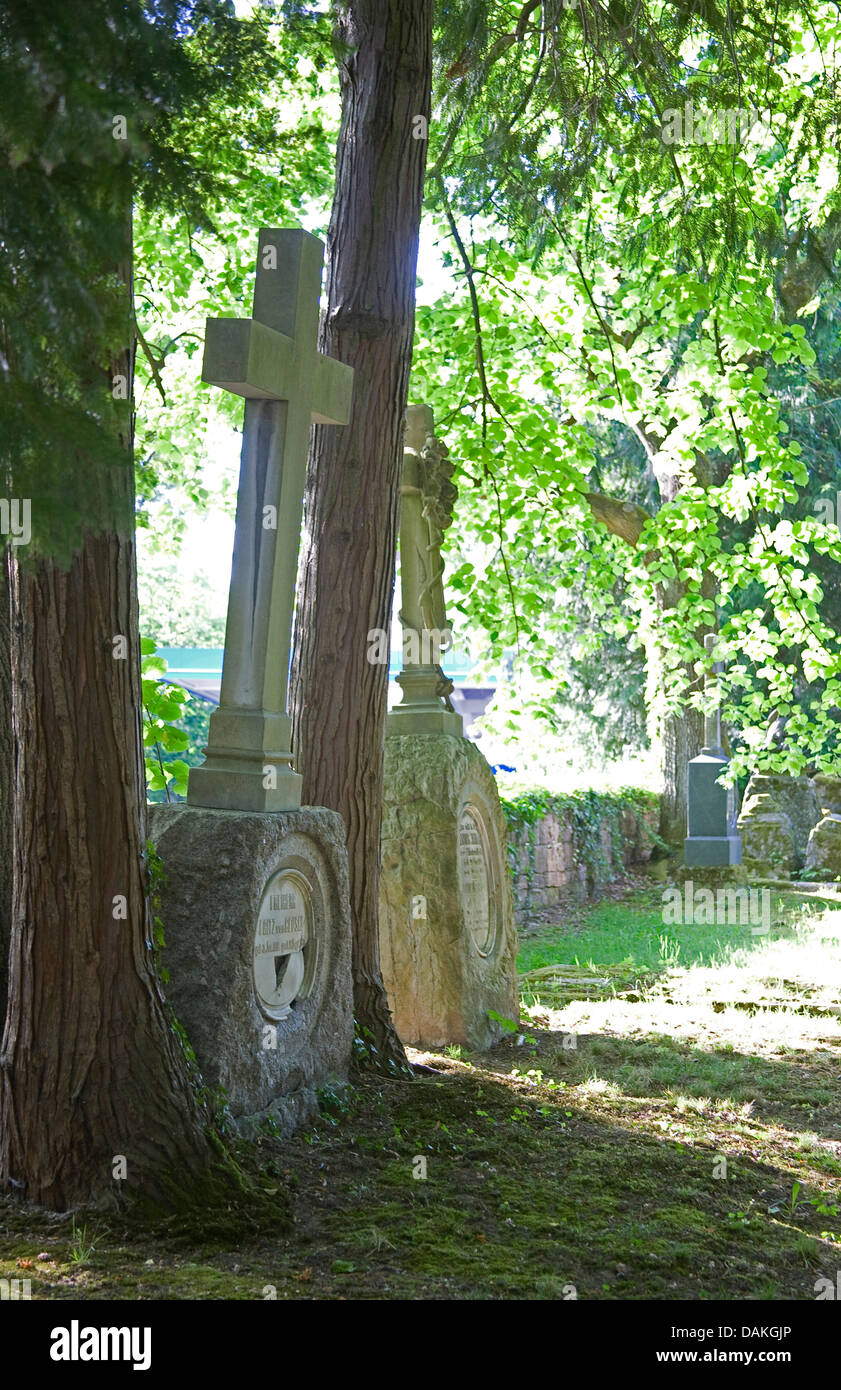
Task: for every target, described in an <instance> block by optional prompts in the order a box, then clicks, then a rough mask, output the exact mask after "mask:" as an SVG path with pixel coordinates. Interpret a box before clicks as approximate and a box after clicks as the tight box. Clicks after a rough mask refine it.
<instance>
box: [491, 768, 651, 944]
mask: <svg viewBox="0 0 841 1390" xmlns="http://www.w3.org/2000/svg"><path fill="white" fill-rule="evenodd" d="M502 805H503V810H504V811H505V815H506V820H507V825H508V831H507V838H508V858H509V865H510V868H511V875H512V881H513V885H514V912H515V916H516V919H517V921H518V922H521V921H522V920H523V918H524V917H527V916H528V915H529V913H532V912H537V911H540V910H541V909H543V908H548V907H552V906H554V904H556V903H558V902H560V901H562V900H563V899H564V898H567V897H571V896H575V897H579V898H585V897H588V896H590V895H591V894H592V893H593V891H594V890H595V889H596V888H597V887H598V886H599V885H600V884H602V883H609V882H611V881H612V880H613V879H615V878H616V877H617V876H618V875H619V874H621V873H622V872H623V871H625V870H627V869H631V868H633V867H634V866H635V865H641V864H644V863H646V862H647V860H649V859H650V858H651V853H652V850H653V848H654V845H655V844H656V843H657V835H656V829H657V822H658V819H659V814H660V808H659V798H658V797H657V796H656V795H654V794H653V793H649V792H628V793H599V792H580V793H573V794H571V795H568V796H555V797H549V796H546V795H542V796H540V797H535V796H525V797H518V798H516V799H514V800H512V801H506V800H503V803H502Z"/></svg>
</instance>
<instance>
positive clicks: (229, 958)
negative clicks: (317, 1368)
mask: <svg viewBox="0 0 841 1390" xmlns="http://www.w3.org/2000/svg"><path fill="white" fill-rule="evenodd" d="M322 256H323V248H322V246H321V243H320V242H319V241H317V239H316V238H315V237H312V236H309V235H308V234H307V233H306V232H302V231H288V230H267V229H264V230H263V231H261V232H260V240H259V247H258V262H257V279H256V286H255V292H254V317H253V318H252V319H211V320H209V321H208V326H207V339H206V346H205V358H204V367H203V376H204V379H205V380H206V381H210V382H213V383H214V384H215V385H219V386H222V387H224V388H225V389H226V390H230V391H234V392H235V393H237V394H238V395H242V396H245V398H246V409H245V423H244V428H243V443H242V463H241V468H240V484H239V493H238V499H237V518H236V534H235V540H234V555H233V565H232V571H231V588H230V598H229V603H228V622H227V629H226V634H225V658H224V665H223V672H222V690H221V701H220V705H219V708H218V709H217V710H216V711H215V712H214V714H213V715H212V716H211V721H210V734H209V742H208V747H207V750H206V760H205V762H204V764H202V766H200V767H198V768H193V769H192V770H191V772H190V780H189V791H188V798H187V804H186V805H184V803H179V804H178V805H175V806H155V807H151V808H150V835H151V838H152V839H153V840H154V841H155V844H156V848H157V852H158V854H159V855H160V857H161V860H162V862H163V868H164V873H165V882H164V884H163V886H162V887H161V889H160V915H161V919H162V922H163V926H164V932H165V938H166V946H165V950H164V964H165V966H166V967H167V969H168V971H169V975H170V980H169V983H168V985H167V995H168V997H169V999H170V1002H171V1004H172V1006H173V1009H174V1012H175V1014H176V1017H177V1018H178V1019H179V1021H180V1023H181V1024H182V1025H183V1026H184V1028H185V1030H186V1033H187V1036H188V1038H189V1040H190V1042H191V1044H192V1046H193V1049H194V1051H195V1054H196V1058H197V1061H198V1064H199V1067H200V1069H201V1071H202V1075H203V1077H204V1080H205V1082H206V1083H208V1084H210V1085H212V1086H214V1087H221V1088H222V1089H223V1090H224V1091H225V1093H226V1094H227V1097H228V1103H229V1106H230V1109H231V1112H232V1114H233V1115H234V1116H235V1117H236V1118H237V1119H238V1120H239V1121H240V1123H241V1125H242V1126H243V1127H244V1128H248V1127H249V1125H250V1124H251V1125H253V1123H254V1122H256V1121H259V1120H260V1119H261V1118H262V1117H263V1116H271V1117H272V1119H273V1120H274V1121H275V1123H276V1125H277V1126H278V1127H279V1129H280V1132H281V1133H289V1132H290V1131H291V1130H292V1129H293V1128H294V1127H295V1126H296V1125H297V1124H299V1123H301V1122H302V1121H303V1120H305V1119H306V1118H307V1117H308V1116H309V1115H311V1114H313V1113H314V1111H315V1110H316V1108H317V1090H318V1088H319V1087H320V1086H321V1085H323V1084H324V1083H325V1082H326V1081H328V1080H334V1079H338V1080H341V1079H343V1078H344V1077H345V1076H346V1074H347V1068H348V1065H349V1060H350V1052H351V1045H352V1031H353V1023H352V985H351V976H350V913H349V888H348V871H347V851H346V847H345V827H344V823H343V821H342V819H341V817H340V816H339V815H338V814H337V813H336V812H334V811H329V810H326V809H325V808H323V807H313V806H307V807H304V808H301V806H300V799H301V793H300V785H301V779H300V776H299V775H298V773H296V772H294V771H293V770H292V753H291V724H290V720H289V716H288V714H287V709H286V700H287V683H288V664H289V649H290V641H291V628H292V618H293V608H294V592H295V572H296V564H297V555H298V545H299V538H300V529H301V515H302V506H303V492H304V482H305V476H306V462H307V450H308V443H309V430H310V424H311V421H312V420H316V421H320V422H321V423H342V422H345V421H347V419H348V418H349V409H350V391H351V385H352V372H351V369H350V368H348V367H345V366H343V365H342V364H341V363H338V362H334V361H332V360H331V359H329V358H326V357H322V356H321V355H320V354H318V353H317V351H316V332H317V327H318V302H319V293H320V285H321V264H322Z"/></svg>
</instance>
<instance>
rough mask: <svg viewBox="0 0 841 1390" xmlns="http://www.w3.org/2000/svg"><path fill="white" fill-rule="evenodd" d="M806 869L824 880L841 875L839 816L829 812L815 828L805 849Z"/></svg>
mask: <svg viewBox="0 0 841 1390" xmlns="http://www.w3.org/2000/svg"><path fill="white" fill-rule="evenodd" d="M806 868H807V869H810V870H811V871H812V872H813V873H820V874H823V875H825V877H826V878H838V876H839V875H841V816H839V815H835V814H833V813H832V812H830V813H829V815H826V816H824V818H823V820H821V821H819V822H818V824H817V825H816V826H815V828H814V830H813V831H812V833H811V835H810V836H809V844H808V845H807V847H806Z"/></svg>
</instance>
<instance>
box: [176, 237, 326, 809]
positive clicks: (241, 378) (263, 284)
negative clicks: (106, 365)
mask: <svg viewBox="0 0 841 1390" xmlns="http://www.w3.org/2000/svg"><path fill="white" fill-rule="evenodd" d="M322 256H323V248H322V245H321V242H320V241H318V240H317V238H316V237H314V236H310V235H309V234H308V233H307V232H301V231H268V230H265V229H264V230H263V231H261V233H260V240H259V246H258V251H257V278H256V282H255V286H254V313H253V316H252V318H250V319H209V320H208V323H207V335H206V339H205V352H204V366H203V368H202V377H203V379H204V380H205V381H208V382H211V383H212V384H213V385H214V386H221V387H222V388H223V389H224V390H226V391H233V392H234V393H235V394H236V395H238V396H244V397H245V422H244V425H243V433H242V462H241V465H240V480H239V493H238V496H237V519H236V534H235V538H234V558H233V566H232V569H231V589H230V597H229V600H228V623H227V628H226V631H225V660H224V665H223V668H222V690H221V696H220V703H219V708H218V709H217V710H216V711H215V712H214V713H213V715H212V716H211V720H210V741H209V743H208V747H207V749H206V758H205V762H204V764H203V765H202V766H201V767H197V768H194V769H193V770H192V771H191V773H190V781H189V792H188V798H187V799H188V801H189V802H190V804H191V805H194V806H215V807H221V808H223V809H225V810H236V811H288V810H292V809H294V808H295V807H296V806H300V804H301V778H300V776H299V774H298V773H296V772H293V771H292V751H291V750H292V729H291V721H290V719H289V715H288V714H287V711H286V696H287V686H288V672H289V646H290V640H291V633H292V619H293V614H294V605H295V574H296V569H297V563H298V546H299V541H300V535H301V516H302V508H303V497H304V484H305V481H306V471H307V452H308V447H309V435H310V423H311V422H312V421H316V422H319V423H321V424H347V422H348V420H349V419H350V399H351V389H352V385H353V370H352V368H350V367H347V366H345V365H344V364H343V363H341V362H335V361H333V360H332V359H331V358H329V357H325V356H323V355H322V354H321V353H319V352H318V351H317V350H316V337H317V332H318V301H319V294H320V289H321V262H322Z"/></svg>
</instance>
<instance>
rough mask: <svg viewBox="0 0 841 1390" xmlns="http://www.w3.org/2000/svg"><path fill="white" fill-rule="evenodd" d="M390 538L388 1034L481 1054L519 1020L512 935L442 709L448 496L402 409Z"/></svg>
mask: <svg viewBox="0 0 841 1390" xmlns="http://www.w3.org/2000/svg"><path fill="white" fill-rule="evenodd" d="M406 446H407V448H406V452H405V454H404V462H403V497H402V514H401V526H400V566H401V609H400V618H401V623H402V627H403V670H402V672H401V674H400V675H399V676H398V677H397V679H398V682H399V683H400V685H401V687H402V690H403V700H402V702H401V704H400V705H398V706H397V708H396V709H395V710H393V711H392V713H391V714H390V715H389V718H388V725H387V730H386V743H385V801H384V808H383V828H382V841H381V844H382V873H381V877H380V954H381V960H382V970H383V978H384V980H385V984H386V989H387V991H388V997H389V1003H390V1005H391V1008H392V1012H393V1014H394V1023H395V1027H396V1028H397V1032H398V1033H399V1035H400V1037H401V1038H402V1039H403V1041H404V1042H406V1043H410V1044H413V1045H415V1046H419V1047H440V1046H442V1045H443V1044H445V1043H466V1044H468V1045H469V1046H472V1047H486V1046H489V1045H490V1044H491V1043H493V1042H494V1041H495V1040H496V1039H497V1038H498V1037H499V1036H500V1034H501V1032H502V1031H503V1030H502V1027H501V1024H500V1023H499V1022H498V1021H497V1020H495V1019H493V1018H491V1013H494V1014H497V1015H499V1017H501V1018H506V1019H511V1018H513V1019H516V1018H517V1017H518V996H517V977H516V965H515V961H516V952H517V936H516V929H515V926H514V914H513V904H512V895H511V882H510V877H509V873H508V866H507V856H506V842H505V823H504V819H503V815H502V810H501V807H500V804H499V796H498V793H497V789H496V782H495V779H494V776H493V773H492V772H491V769H490V767H489V766H488V764H487V762H486V761H485V759H484V758H483V756H482V754H481V753H480V752H479V750H478V748H477V747H476V746H475V744H473V743H471V742H470V740H469V739H466V738H464V737H463V736H462V728H461V717H460V716H459V715H457V714H455V713H454V712H453V711H452V708H451V707H450V706H449V700H448V695H449V692H450V690H451V689H452V686H451V684H450V682H449V681H448V680H447V678H446V676H445V675H444V674H443V672H442V670H441V667H440V660H441V652H442V650H443V649H446V647H448V646H449V645H450V633H449V628H448V626H447V620H446V612H445V605H444V593H443V588H442V584H441V575H442V572H443V566H442V563H441V553H440V547H441V542H442V540H443V532H444V531H445V530H446V528H447V527H448V526H449V525H450V522H451V519H452V505H453V501H454V499H455V495H456V493H455V488H454V487H453V486H452V483H451V482H450V475H451V473H452V468H451V466H450V465H448V463H447V451H446V449H445V447H444V446H443V445H442V444H441V442H440V441H439V440H437V439H436V438H435V435H434V432H433V418H432V411H431V410H430V409H429V408H428V407H426V406H414V407H412V406H410V407H409V410H408V412H407V427H406Z"/></svg>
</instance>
